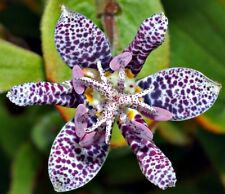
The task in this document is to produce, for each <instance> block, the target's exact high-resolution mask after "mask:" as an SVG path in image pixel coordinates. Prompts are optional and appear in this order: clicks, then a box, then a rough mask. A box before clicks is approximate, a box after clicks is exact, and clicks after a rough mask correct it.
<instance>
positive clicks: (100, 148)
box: [7, 7, 221, 192]
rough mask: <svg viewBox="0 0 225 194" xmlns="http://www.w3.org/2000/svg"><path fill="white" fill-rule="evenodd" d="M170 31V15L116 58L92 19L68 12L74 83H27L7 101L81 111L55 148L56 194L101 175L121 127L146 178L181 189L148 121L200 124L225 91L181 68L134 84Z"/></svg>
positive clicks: (65, 52)
mask: <svg viewBox="0 0 225 194" xmlns="http://www.w3.org/2000/svg"><path fill="white" fill-rule="evenodd" d="M167 25H168V21H167V18H166V17H165V15H164V14H163V13H160V14H156V15H153V16H152V17H150V18H147V19H146V20H144V21H143V23H142V24H141V26H140V28H139V30H138V32H137V34H136V36H135V38H134V40H133V41H132V42H131V43H130V44H129V46H128V48H126V49H125V50H124V51H123V52H122V53H121V54H120V55H118V56H116V57H115V58H112V55H111V52H110V46H109V43H108V41H107V39H106V37H105V35H104V34H103V33H102V31H101V30H100V29H98V28H97V26H96V25H95V24H93V23H92V22H91V21H90V20H89V19H87V18H86V17H85V16H82V15H80V14H78V13H74V12H72V11H69V10H67V9H66V8H64V7H63V9H62V14H61V17H60V19H59V21H58V23H57V25H56V29H55V42H56V47H57V50H58V52H59V53H60V55H61V57H62V58H63V60H64V61H65V63H66V64H67V65H68V66H69V67H70V68H71V69H72V74H73V76H72V80H70V81H65V82H63V83H61V84H58V83H50V82H39V83H25V84H23V85H19V86H15V87H13V88H12V89H11V90H10V91H9V92H8V94H7V96H8V98H9V99H10V100H11V101H12V102H14V103H15V104H17V105H20V106H25V105H35V104H39V105H40V104H53V105H61V106H67V107H74V108H77V110H76V114H75V117H74V118H73V119H72V120H71V121H69V122H68V123H66V124H65V126H64V127H63V128H62V130H61V131H60V133H59V134H58V136H57V137H56V139H55V141H54V143H53V146H52V149H51V153H50V157H49V175H50V179H51V182H52V184H53V186H54V188H55V190H56V191H59V192H63V191H69V190H72V189H76V188H79V187H81V186H83V185H85V184H86V183H87V182H89V181H90V180H91V179H92V178H93V177H94V176H95V175H96V174H97V173H98V171H99V170H100V168H101V167H102V165H103V163H104V162H105V159H106V157H107V155H108V152H109V144H110V138H111V128H112V125H113V122H114V121H115V120H116V121H117V123H118V125H119V128H120V130H121V132H122V134H123V136H124V138H125V139H126V140H127V142H128V144H129V145H130V147H131V149H132V151H133V152H134V154H135V155H136V157H137V159H138V162H139V166H140V168H141V170H142V172H143V174H144V175H145V176H146V178H147V179H148V180H149V181H150V182H152V183H153V184H155V185H157V186H159V187H160V188H162V189H166V188H167V187H172V186H174V185H175V182H176V175H175V173H174V170H173V167H172V165H171V162H170V161H169V159H168V158H167V157H166V156H165V155H164V154H163V153H162V152H161V151H160V149H159V148H158V147H156V145H155V144H154V142H153V134H152V131H151V129H149V127H148V125H147V124H146V122H145V121H144V117H148V118H151V119H153V120H156V121H166V120H174V121H180V120H185V119H190V118H193V117H196V116H198V115H200V114H202V113H203V112H205V111H206V110H207V109H209V108H210V107H211V106H212V105H213V103H214V102H215V100H216V98H217V96H218V94H219V90H220V88H221V86H220V85H219V84H218V83H215V82H213V81H212V80H210V79H208V78H207V77H206V76H204V75H203V74H202V73H200V72H198V71H196V70H193V69H188V68H181V67H178V68H170V69H166V70H162V71H160V72H158V73H155V74H153V75H150V76H148V77H146V78H144V79H141V80H139V81H137V82H135V77H136V75H137V74H138V73H139V72H140V70H141V69H142V66H143V64H144V62H145V60H146V58H147V57H148V55H149V54H150V52H151V51H152V50H153V49H155V48H157V47H158V46H159V45H161V43H162V42H163V41H164V36H165V33H166V30H167Z"/></svg>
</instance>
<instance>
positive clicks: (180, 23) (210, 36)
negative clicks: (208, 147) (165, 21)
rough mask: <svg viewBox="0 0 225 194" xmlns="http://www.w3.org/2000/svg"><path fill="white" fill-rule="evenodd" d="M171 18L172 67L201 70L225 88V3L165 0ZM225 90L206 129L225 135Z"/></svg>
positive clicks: (207, 119)
mask: <svg viewBox="0 0 225 194" xmlns="http://www.w3.org/2000/svg"><path fill="white" fill-rule="evenodd" d="M163 3H164V5H165V9H166V13H167V15H168V17H169V27H170V37H171V66H173V67H174V66H185V67H190V68H193V69H197V70H199V71H201V72H202V73H204V74H205V75H206V76H208V77H209V78H211V79H213V80H216V81H218V82H220V83H221V84H222V85H225V79H224V77H225V66H224V64H225V58H224V53H225V47H224V42H225V36H224V34H225V25H224V23H225V17H224V13H225V3H224V1H220V0H205V1H204V2H202V1H201V0H191V1H182V2H181V1H176V0H170V1H166V0H163ZM224 96H225V90H223V89H222V91H221V93H220V96H219V99H218V100H217V102H216V103H215V105H214V106H213V107H212V108H211V109H210V110H209V111H207V113H205V114H204V117H202V118H204V120H203V119H202V118H201V120H200V119H198V120H200V121H202V122H201V123H202V124H204V127H206V128H208V129H209V130H214V131H216V132H222V133H224V132H225V128H224V126H225V119H224V117H225V108H224V107H225V106H224V104H225V101H224V99H225V98H224Z"/></svg>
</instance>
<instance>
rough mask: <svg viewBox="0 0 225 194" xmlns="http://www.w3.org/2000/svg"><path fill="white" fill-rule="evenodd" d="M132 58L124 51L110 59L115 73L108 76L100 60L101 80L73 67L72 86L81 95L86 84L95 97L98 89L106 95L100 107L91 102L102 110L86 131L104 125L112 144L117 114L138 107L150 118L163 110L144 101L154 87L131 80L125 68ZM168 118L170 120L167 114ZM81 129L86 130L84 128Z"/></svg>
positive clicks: (120, 114) (107, 138)
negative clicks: (136, 83) (112, 133)
mask: <svg viewBox="0 0 225 194" xmlns="http://www.w3.org/2000/svg"><path fill="white" fill-rule="evenodd" d="M131 58H132V56H131V54H130V53H122V54H121V55H119V56H117V57H115V58H114V59H113V60H112V61H111V62H110V67H111V69H112V70H113V71H114V73H112V74H111V75H110V76H108V77H107V76H106V75H105V72H104V70H103V68H102V66H101V62H100V61H98V62H97V69H98V72H99V75H100V80H96V79H93V78H91V77H85V76H84V74H83V72H82V70H81V68H80V67H79V66H74V68H73V77H74V78H73V86H74V89H75V91H76V92H77V93H78V94H81V93H83V92H84V91H85V87H86V88H91V89H92V94H91V95H92V97H93V96H96V94H95V93H96V91H97V92H98V93H100V94H101V97H103V98H104V100H102V101H101V102H100V104H99V106H97V105H98V104H95V102H94V100H93V102H92V104H93V105H95V107H97V108H98V107H100V109H99V110H97V112H100V116H99V118H100V119H99V120H98V121H97V122H96V123H94V124H93V125H92V126H91V127H88V128H85V132H86V133H91V132H93V131H96V130H99V129H102V126H104V127H105V129H106V139H105V141H106V143H109V140H110V136H111V127H112V124H113V122H114V120H115V119H116V118H117V117H120V118H121V117H124V113H127V110H128V109H130V108H131V109H136V110H137V111H139V112H140V113H141V114H143V115H144V116H147V117H149V118H154V117H156V116H157V114H158V113H159V112H160V108H156V107H151V106H149V105H148V104H145V103H144V102H143V96H145V95H146V94H148V93H149V92H152V90H153V87H150V88H148V89H146V90H141V89H139V88H138V87H137V86H136V85H135V83H134V80H133V79H130V78H129V76H128V74H127V73H126V70H125V67H126V65H127V64H128V63H129V62H130V60H131ZM126 80H130V81H128V83H129V85H127V84H126V83H127V82H126ZM131 80H132V81H131ZM132 82H133V83H132ZM131 83H132V84H131ZM86 91H87V89H86ZM86 91H85V92H86ZM136 91H139V92H136ZM87 96H88V95H87ZM102 107H103V110H102ZM87 114H88V113H87ZM89 114H90V113H89ZM170 116H171V115H170V114H169V118H170ZM75 119H76V116H75ZM166 120H168V117H167V118H166ZM82 130H84V129H83V128H82Z"/></svg>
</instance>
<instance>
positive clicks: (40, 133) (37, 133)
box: [31, 112, 63, 153]
mask: <svg viewBox="0 0 225 194" xmlns="http://www.w3.org/2000/svg"><path fill="white" fill-rule="evenodd" d="M62 126H63V120H62V117H60V115H59V113H58V112H50V113H47V114H44V115H43V116H42V117H41V118H40V119H39V120H38V121H37V123H36V124H35V125H34V127H33V129H32V133H31V137H32V140H33V142H34V144H35V145H36V146H37V148H38V149H40V150H41V151H43V152H45V153H48V152H49V150H50V147H51V145H52V143H53V141H54V139H55V136H56V134H57V132H58V131H59V130H60V128H61V127H62Z"/></svg>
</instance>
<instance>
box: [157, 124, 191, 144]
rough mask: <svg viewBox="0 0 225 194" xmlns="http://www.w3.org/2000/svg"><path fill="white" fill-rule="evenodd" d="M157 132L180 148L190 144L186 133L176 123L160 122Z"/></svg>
mask: <svg viewBox="0 0 225 194" xmlns="http://www.w3.org/2000/svg"><path fill="white" fill-rule="evenodd" d="M157 132H159V133H160V135H161V137H163V138H164V139H165V140H166V141H167V142H169V143H172V144H175V145H180V146H181V145H182V146H184V145H186V144H188V143H190V138H189V137H188V135H187V133H186V131H185V130H184V129H183V128H182V127H179V125H178V126H177V125H176V124H175V123H174V122H160V123H159V124H158V126H157Z"/></svg>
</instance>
